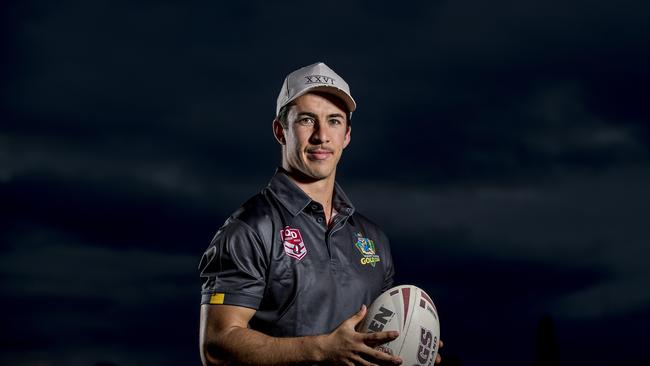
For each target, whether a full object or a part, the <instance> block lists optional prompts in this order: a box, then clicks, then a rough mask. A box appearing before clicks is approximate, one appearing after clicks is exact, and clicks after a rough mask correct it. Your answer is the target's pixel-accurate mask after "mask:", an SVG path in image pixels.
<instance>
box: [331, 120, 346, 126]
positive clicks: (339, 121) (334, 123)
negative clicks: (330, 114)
mask: <svg viewBox="0 0 650 366" xmlns="http://www.w3.org/2000/svg"><path fill="white" fill-rule="evenodd" d="M341 123H343V122H342V121H341V120H340V119H331V120H330V124H333V125H340V124H341Z"/></svg>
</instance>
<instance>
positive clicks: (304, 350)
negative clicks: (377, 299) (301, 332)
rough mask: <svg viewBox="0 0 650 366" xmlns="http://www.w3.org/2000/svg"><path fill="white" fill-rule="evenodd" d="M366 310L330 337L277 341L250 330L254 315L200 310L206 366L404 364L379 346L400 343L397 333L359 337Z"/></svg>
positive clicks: (235, 309) (232, 309) (233, 309)
mask: <svg viewBox="0 0 650 366" xmlns="http://www.w3.org/2000/svg"><path fill="white" fill-rule="evenodd" d="M366 310H367V309H366V307H365V305H364V306H363V307H362V308H361V310H359V312H357V313H356V314H354V315H352V316H351V317H350V318H349V319H347V320H345V321H344V322H343V323H341V325H339V327H338V328H336V329H335V330H334V331H333V332H332V333H330V334H324V335H317V336H307V337H291V338H278V337H271V336H268V335H265V334H263V333H260V332H258V331H255V330H252V329H249V328H248V322H249V321H250V319H251V318H252V317H253V315H254V314H255V310H253V309H249V308H245V307H240V306H232V305H210V304H203V305H201V325H200V336H199V338H200V349H201V360H202V361H203V365H204V366H213V365H229V364H237V365H240V364H241V365H260V366H266V365H268V366H271V365H311V364H314V363H324V364H347V365H372V364H375V363H379V364H386V365H399V364H400V363H401V359H399V357H395V356H391V355H389V354H387V353H384V352H381V351H378V350H376V349H374V347H376V346H378V345H380V344H382V343H386V342H389V341H391V340H393V339H395V338H397V336H398V333H397V332H396V331H390V332H378V333H358V332H357V331H356V330H355V327H356V325H357V324H358V323H360V322H361V320H362V319H363V318H364V316H365V315H366Z"/></svg>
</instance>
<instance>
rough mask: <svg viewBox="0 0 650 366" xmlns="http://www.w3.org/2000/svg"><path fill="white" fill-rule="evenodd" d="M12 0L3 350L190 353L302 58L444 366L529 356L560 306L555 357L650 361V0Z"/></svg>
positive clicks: (2, 150)
mask: <svg viewBox="0 0 650 366" xmlns="http://www.w3.org/2000/svg"><path fill="white" fill-rule="evenodd" d="M1 6H2V14H1V18H0V27H1V28H0V29H2V36H1V37H0V54H1V55H2V58H1V60H2V61H1V63H0V65H1V69H0V83H1V84H0V88H1V89H0V95H1V104H0V108H1V109H0V207H1V209H0V295H1V296H2V304H3V306H2V309H3V311H2V316H1V317H0V364H2V365H16V366H27V365H39V366H46V365H74V366H76V365H119V366H128V365H197V364H199V362H200V361H199V354H198V330H197V327H198V308H199V290H200V289H199V286H200V281H199V279H198V273H197V271H196V267H197V265H198V261H199V258H200V256H201V254H202V252H203V250H204V249H205V248H206V247H207V245H208V243H209V241H210V239H211V237H212V235H213V234H214V232H215V231H216V230H217V229H218V227H219V226H220V225H221V224H222V222H223V221H224V219H225V218H226V217H227V216H228V215H229V214H230V213H231V212H232V211H234V210H235V209H236V208H237V207H238V206H239V204H240V203H242V202H243V201H244V200H245V199H246V198H248V197H249V196H251V195H252V194H254V193H255V192H257V191H258V190H259V189H261V188H262V187H263V186H264V185H265V184H266V183H267V181H268V179H269V178H270V177H271V175H272V174H273V172H274V170H275V166H276V165H277V164H278V162H279V147H278V146H277V144H276V142H275V141H274V139H273V137H272V134H271V120H272V119H273V117H274V111H275V100H276V98H277V93H278V91H279V89H280V86H281V83H282V80H283V78H284V76H285V75H286V74H287V73H288V72H290V71H291V70H293V69H295V68H297V67H300V66H303V65H306V64H310V63H313V62H316V61H324V62H326V63H327V64H328V65H330V66H331V67H332V68H334V69H335V70H336V71H337V72H338V73H339V74H341V75H342V76H344V77H345V78H346V80H347V81H348V82H349V84H350V85H351V88H352V93H353V95H354V97H355V99H356V100H357V102H358V105H359V108H358V110H357V112H355V115H354V119H353V133H352V136H353V137H352V144H351V145H350V146H349V148H348V149H347V150H346V154H345V155H344V158H343V161H342V163H341V166H340V169H339V175H338V177H339V181H340V183H341V184H342V185H343V187H344V189H346V191H347V192H348V194H349V196H350V197H351V198H352V199H353V201H354V202H355V204H356V206H357V208H358V210H359V211H361V212H363V213H364V214H366V215H367V216H369V217H370V218H372V219H373V220H374V221H376V222H377V223H379V224H380V225H381V226H382V227H383V228H384V229H385V231H386V232H387V233H388V235H389V237H390V238H391V240H392V245H393V255H394V257H395V259H396V261H397V272H398V273H397V281H398V282H399V283H413V284H416V285H419V286H421V287H423V288H424V289H425V290H426V291H427V292H429V294H431V295H432V297H433V299H434V301H435V302H436V304H437V306H438V309H439V312H440V317H441V322H442V323H441V330H442V338H443V339H444V340H445V343H446V346H445V348H444V350H443V355H444V357H445V360H446V362H447V364H448V365H458V364H462V365H468V366H472V365H481V366H484V365H533V364H534V362H535V359H536V357H538V356H537V355H538V352H537V347H538V346H537V343H538V341H537V340H536V337H537V334H538V332H539V329H540V324H549V323H550V324H552V326H546V327H542V328H544V329H550V328H552V329H553V330H554V331H547V332H546V333H547V335H546V336H545V337H544V338H545V339H546V343H547V344H548V343H551V344H552V343H553V342H552V340H553V337H554V339H555V342H556V344H557V349H558V352H559V360H560V364H561V365H606V364H607V365H612V364H615V365H630V366H631V365H647V364H649V363H650V356H649V355H648V353H647V345H648V344H650V337H649V336H648V334H647V332H648V330H650V291H649V290H648V288H649V285H648V284H649V283H650V266H648V265H647V262H648V259H650V246H649V244H650V225H649V224H648V222H649V221H648V209H649V207H650V125H649V122H650V108H649V104H650V103H649V101H650V92H649V90H650V88H649V87H648V86H649V85H650V71H649V70H650V68H649V67H648V66H649V65H650V6H649V5H648V4H647V2H644V1H631V0H619V1H578V0H564V1H555V0H547V1H541V0H535V1H533V0H519V1H503V0H494V1H476V0H458V1H412V0H402V1H398V2H397V1H396V2H387V1H367V0H366V1H327V2H319V3H317V4H314V5H307V2H302V1H275V2H271V1H261V0H260V1H239V2H235V1H232V2H227V3H226V2H220V1H197V0H192V1H185V2H178V3H172V2H154V1H142V2H135V1H61V2H51V1H20V2H3V5H1ZM542 319H550V322H548V321H547V322H542ZM549 340H551V341H549Z"/></svg>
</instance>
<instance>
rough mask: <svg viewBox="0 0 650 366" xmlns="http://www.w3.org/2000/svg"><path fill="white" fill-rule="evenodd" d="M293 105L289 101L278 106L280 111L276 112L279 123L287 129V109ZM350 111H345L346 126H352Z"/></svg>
mask: <svg viewBox="0 0 650 366" xmlns="http://www.w3.org/2000/svg"><path fill="white" fill-rule="evenodd" d="M292 105H294V104H293V103H289V104H287V105H285V106H283V107H282V108H280V113H278V121H280V125H282V128H283V129H285V130H286V129H287V128H288V127H289V121H288V119H287V118H288V117H289V109H290V108H291V106H292ZM350 117H351V115H350V112H348V111H345V122H346V123H347V124H348V127H350V126H352V121H351V120H350Z"/></svg>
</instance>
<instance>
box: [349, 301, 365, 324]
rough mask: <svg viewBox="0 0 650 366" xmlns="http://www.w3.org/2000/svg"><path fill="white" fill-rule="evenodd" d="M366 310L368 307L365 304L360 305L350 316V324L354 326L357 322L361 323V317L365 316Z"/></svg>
mask: <svg viewBox="0 0 650 366" xmlns="http://www.w3.org/2000/svg"><path fill="white" fill-rule="evenodd" d="M367 312H368V308H367V307H366V304H363V305H361V309H359V311H357V313H356V314H354V315H352V316H351V317H350V320H351V321H352V325H354V326H356V325H358V324H359V323H361V321H362V320H363V318H365V316H366V313H367Z"/></svg>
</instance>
